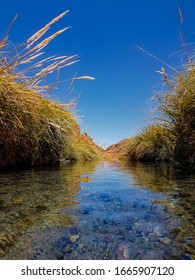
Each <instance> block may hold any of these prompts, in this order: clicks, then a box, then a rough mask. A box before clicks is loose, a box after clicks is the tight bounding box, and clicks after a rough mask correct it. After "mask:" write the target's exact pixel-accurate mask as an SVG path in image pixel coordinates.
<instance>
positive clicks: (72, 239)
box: [69, 235, 80, 243]
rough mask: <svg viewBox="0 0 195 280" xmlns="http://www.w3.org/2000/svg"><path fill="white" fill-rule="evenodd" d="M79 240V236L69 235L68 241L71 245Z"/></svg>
mask: <svg viewBox="0 0 195 280" xmlns="http://www.w3.org/2000/svg"><path fill="white" fill-rule="evenodd" d="M79 238H80V236H79V235H71V236H70V237H69V239H70V241H71V242H72V243H75V242H76V241H77V240H78V239H79Z"/></svg>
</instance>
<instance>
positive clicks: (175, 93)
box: [106, 64, 195, 172]
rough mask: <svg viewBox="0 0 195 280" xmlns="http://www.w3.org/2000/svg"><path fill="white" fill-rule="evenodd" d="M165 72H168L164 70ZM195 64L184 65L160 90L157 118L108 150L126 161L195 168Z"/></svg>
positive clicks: (112, 154) (113, 155) (107, 151)
mask: <svg viewBox="0 0 195 280" xmlns="http://www.w3.org/2000/svg"><path fill="white" fill-rule="evenodd" d="M163 74H164V75H166V73H165V72H163ZM194 77H195V68H194V65H193V64H190V65H186V66H184V68H183V70H182V71H181V72H180V73H177V74H176V75H175V76H174V78H173V79H172V80H170V81H169V80H168V79H167V76H164V79H165V78H166V80H165V81H166V84H167V90H166V91H164V92H162V93H161V94H157V96H156V99H157V100H158V101H157V108H158V114H157V118H156V119H155V120H154V121H153V123H151V124H150V125H148V126H146V127H145V128H144V129H143V130H142V131H141V132H140V133H139V134H138V135H136V136H134V137H131V138H129V139H126V140H123V141H121V142H119V143H117V144H115V145H112V146H111V147H108V149H107V150H106V153H107V154H110V155H111V157H115V156H117V158H118V159H121V160H124V161H129V162H130V161H131V162H132V161H142V162H167V163H169V164H170V165H171V166H173V167H176V168H177V169H187V170H190V171H192V172H194V171H195V79H194Z"/></svg>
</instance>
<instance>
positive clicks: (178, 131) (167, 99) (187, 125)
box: [158, 65, 195, 168]
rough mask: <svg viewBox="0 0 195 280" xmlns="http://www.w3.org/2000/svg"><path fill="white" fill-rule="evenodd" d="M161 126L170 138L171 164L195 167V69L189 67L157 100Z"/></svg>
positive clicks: (192, 66) (191, 66)
mask: <svg viewBox="0 0 195 280" xmlns="http://www.w3.org/2000/svg"><path fill="white" fill-rule="evenodd" d="M158 98H159V106H158V109H159V112H160V113H161V117H160V120H161V123H163V125H164V126H165V127H166V128H167V129H168V130H169V135H170V136H171V148H172V153H171V155H172V157H171V161H173V162H175V163H178V164H179V165H181V166H185V167H187V168H189V167H193V168H194V167H195V68H194V65H190V67H189V66H186V68H185V69H184V70H183V71H182V72H181V73H179V74H178V75H177V76H176V77H175V79H174V80H173V81H172V82H171V86H170V87H169V90H168V91H167V92H164V93H163V94H161V96H158Z"/></svg>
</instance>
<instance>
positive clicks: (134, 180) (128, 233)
mask: <svg viewBox="0 0 195 280" xmlns="http://www.w3.org/2000/svg"><path fill="white" fill-rule="evenodd" d="M194 202H195V176H193V175H185V176H184V174H183V175H181V174H180V175H179V174H174V173H173V172H172V171H171V170H170V169H169V168H168V167H167V166H166V165H156V166H155V165H143V164H134V165H130V166H127V165H124V164H121V163H107V162H103V163H85V164H83V163H82V164H81V163H79V164H78V163H77V164H70V165H65V166H62V167H60V168H53V169H45V170H44V169H42V170H32V171H25V172H16V173H14V172H13V173H4V174H3V173H2V174H0V258H1V259H195V228H194V227H195V206H194V205H195V203H194Z"/></svg>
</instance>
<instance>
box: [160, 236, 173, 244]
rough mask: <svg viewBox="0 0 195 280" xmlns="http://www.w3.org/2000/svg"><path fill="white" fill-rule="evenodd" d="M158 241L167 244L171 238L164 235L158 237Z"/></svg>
mask: <svg viewBox="0 0 195 280" xmlns="http://www.w3.org/2000/svg"><path fill="white" fill-rule="evenodd" d="M159 241H160V242H162V243H163V244H165V245H168V244H169V243H171V239H169V238H166V237H164V238H159Z"/></svg>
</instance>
